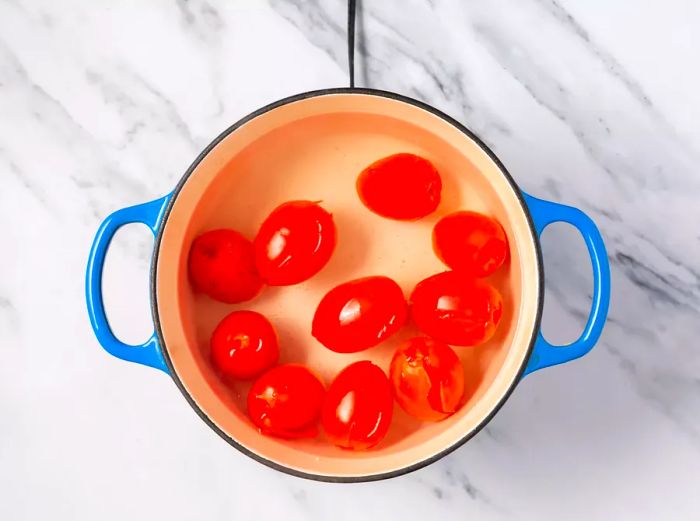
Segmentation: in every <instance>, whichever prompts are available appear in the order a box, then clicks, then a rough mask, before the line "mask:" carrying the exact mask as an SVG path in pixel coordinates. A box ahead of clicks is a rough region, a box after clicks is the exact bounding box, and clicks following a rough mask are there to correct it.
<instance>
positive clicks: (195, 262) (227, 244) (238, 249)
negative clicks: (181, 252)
mask: <svg viewBox="0 0 700 521" xmlns="http://www.w3.org/2000/svg"><path fill="white" fill-rule="evenodd" d="M188 271H189V275H190V281H191V282H192V285H193V286H194V289H195V290H196V291H200V292H202V293H205V294H206V295H208V296H209V297H211V298H213V299H214V300H218V301H220V302H226V303H227V304H235V303H238V302H244V301H246V300H250V299H252V298H253V297H255V296H256V295H257V294H258V293H260V290H261V289H262V286H263V281H262V279H261V278H260V275H259V274H258V270H257V269H256V267H255V257H254V255H253V244H252V243H251V242H250V241H249V240H248V239H246V238H245V237H243V235H241V234H240V233H238V232H237V231H235V230H228V229H221V230H212V231H209V232H206V233H203V234H202V235H200V236H199V237H197V238H196V239H195V240H194V241H193V242H192V246H191V247H190V254H189V259H188Z"/></svg>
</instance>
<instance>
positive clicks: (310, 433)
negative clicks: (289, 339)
mask: <svg viewBox="0 0 700 521" xmlns="http://www.w3.org/2000/svg"><path fill="white" fill-rule="evenodd" d="M324 397H325V388H324V386H323V383H322V382H321V380H320V379H319V378H318V377H317V376H316V375H315V374H313V373H312V372H311V371H310V370H309V369H307V368H306V367H304V366H303V365H298V364H284V365H278V366H277V367H273V368H272V369H270V370H269V371H267V372H266V373H264V374H263V375H262V376H261V377H260V378H258V379H257V380H256V381H255V383H253V386H252V387H251V388H250V391H249V392H248V416H249V417H250V419H251V420H252V422H253V423H254V424H255V425H256V426H257V427H258V429H259V430H260V432H261V433H263V434H267V435H271V436H277V437H280V438H287V439H291V438H313V437H315V436H316V435H317V434H318V428H317V426H316V424H317V422H318V419H319V417H320V415H321V408H322V407H323V400H324Z"/></svg>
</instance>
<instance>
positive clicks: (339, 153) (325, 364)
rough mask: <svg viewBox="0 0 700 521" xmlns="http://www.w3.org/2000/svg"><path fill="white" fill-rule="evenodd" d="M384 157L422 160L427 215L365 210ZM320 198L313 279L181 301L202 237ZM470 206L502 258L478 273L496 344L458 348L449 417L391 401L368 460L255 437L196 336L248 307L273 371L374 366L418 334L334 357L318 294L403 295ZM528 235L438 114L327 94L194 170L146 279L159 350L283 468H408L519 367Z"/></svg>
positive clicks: (229, 426)
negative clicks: (456, 393) (152, 282)
mask: <svg viewBox="0 0 700 521" xmlns="http://www.w3.org/2000/svg"><path fill="white" fill-rule="evenodd" d="M396 152H413V153H415V154H419V155H421V156H424V157H426V158H428V159H430V160H431V161H432V162H433V163H434V164H435V165H436V167H437V168H438V170H439V171H440V172H441V175H442V179H443V185H444V186H443V200H442V203H441V205H440V207H439V209H438V211H437V212H436V213H435V214H433V215H431V216H429V217H427V218H425V219H423V220H420V221H418V222H408V223H402V222H395V221H390V220H386V219H383V218H381V217H379V216H376V215H374V214H372V213H371V212H370V211H368V210H367V209H366V208H365V207H364V206H363V205H362V204H361V203H360V201H359V199H358V197H357V195H356V192H355V179H356V177H357V174H358V173H359V172H360V171H361V170H362V168H363V167H365V166H366V165H368V164H369V163H371V162H373V161H375V160H376V159H379V158H381V157H384V156H386V155H389V154H392V153H396ZM293 199H309V200H318V201H322V205H323V206H324V207H325V208H327V209H328V210H329V211H331V212H332V213H333V216H334V219H335V222H336V226H337V228H338V245H337V249H336V251H335V253H334V255H333V257H332V259H331V261H330V263H329V264H328V265H327V266H326V267H325V268H324V269H323V270H322V271H321V272H320V273H319V274H318V275H316V276H315V277H313V278H311V279H310V280H308V281H306V282H304V283H302V284H299V285H297V286H292V287H283V288H266V289H265V290H264V291H263V293H262V294H261V295H260V296H259V297H257V298H256V299H255V300H253V301H250V302H247V303H243V304H239V305H226V304H222V303H217V302H214V301H212V300H211V299H209V298H207V297H205V296H203V295H196V294H194V293H193V291H192V289H191V287H190V284H189V282H188V277H187V254H188V251H189V247H190V244H191V242H192V240H193V239H194V238H195V237H196V236H197V235H198V234H200V233H202V232H204V231H207V230H210V229H215V228H221V227H230V228H234V229H236V230H238V231H240V232H242V233H243V234H244V235H246V236H247V237H249V238H251V239H252V238H253V237H254V235H255V233H256V229H257V227H258V225H259V224H260V223H261V221H262V220H263V219H264V218H265V217H266V216H267V215H268V213H269V212H270V211H271V210H272V209H273V208H274V207H276V206H277V205H279V204H280V203H282V202H285V201H288V200H293ZM459 209H471V210H477V211H481V212H485V213H487V214H490V215H493V216H495V217H496V218H497V219H498V220H499V221H500V222H501V223H502V224H503V225H504V228H505V229H506V232H507V235H508V240H509V243H510V251H511V256H510V259H509V261H508V262H507V264H506V266H504V267H503V268H501V270H500V271H499V272H498V273H497V275H496V276H494V277H492V281H493V282H494V284H495V285H496V286H497V287H498V288H499V289H501V291H502V293H503V297H504V302H505V314H504V318H503V320H502V322H501V324H500V326H499V329H498V332H497V334H496V335H495V337H494V338H493V339H492V340H491V341H489V342H488V343H487V344H484V345H481V346H477V347H457V348H455V350H456V351H457V353H458V354H459V355H460V357H461V359H462V361H463V364H464V368H465V373H466V380H467V399H466V400H465V403H464V405H463V406H462V408H461V409H460V410H459V411H458V412H457V413H456V414H454V415H453V416H452V417H450V418H448V419H447V420H445V421H443V422H440V423H422V422H418V421H416V420H413V419H412V418H410V417H409V416H407V415H406V414H405V413H404V412H403V411H402V410H401V409H399V408H398V407H395V411H394V413H395V414H394V421H393V424H392V428H391V431H390V433H389V435H388V437H387V438H386V439H385V440H384V441H383V442H382V443H381V444H380V446H378V447H377V448H376V449H374V450H370V451H367V452H360V453H354V452H349V451H344V450H341V449H338V448H335V447H333V446H331V445H330V444H329V443H328V442H327V441H326V440H325V439H324V438H323V435H321V436H319V438H318V439H314V440H295V441H285V440H280V439H275V438H270V437H266V436H263V435H261V434H259V433H258V432H257V430H256V429H255V427H254V426H253V425H252V424H251V422H250V421H249V420H248V418H247V416H246V407H245V397H246V393H247V390H248V387H249V386H248V385H247V384H243V383H241V384H236V385H235V387H234V388H233V389H231V388H230V387H227V386H225V385H223V384H222V383H221V382H220V380H219V379H218V378H217V376H216V375H215V374H214V373H213V371H212V369H211V367H210V365H209V362H208V355H209V336H210V334H211V332H212V330H213V328H214V327H215V325H216V324H217V323H218V321H219V320H220V319H221V318H223V317H224V316H225V315H226V314H227V313H229V312H231V311H233V310H237V309H254V310H257V311H260V312H262V313H264V314H265V315H266V316H268V317H269V318H270V319H271V321H272V322H273V323H274V324H275V326H276V327H277V330H278V333H279V336H280V342H281V352H282V355H281V356H282V359H281V361H282V362H300V363H304V364H307V365H309V366H310V367H311V368H313V369H315V370H316V371H317V372H318V373H319V375H320V376H321V377H322V378H323V380H324V381H325V383H326V385H328V384H329V383H330V381H331V380H332V378H333V376H334V375H335V374H336V373H337V372H338V371H339V370H340V369H342V368H343V367H345V366H346V365H348V364H349V363H351V362H353V361H355V360H362V359H370V360H372V361H374V362H375V363H377V364H379V365H380V366H381V367H382V368H383V369H385V370H388V363H389V360H390V359H391V355H392V354H393V351H394V350H395V348H396V346H397V345H398V343H399V342H401V341H402V340H403V339H406V338H408V337H410V336H413V335H416V334H418V332H417V331H416V330H415V328H414V327H412V326H411V327H407V328H405V329H404V330H403V331H401V332H400V333H399V334H398V335H396V336H395V337H393V338H391V339H390V340H389V341H387V342H385V343H383V344H381V345H380V346H378V347H375V348H373V349H370V350H368V351H364V352H361V353H356V354H351V355H347V354H337V353H333V352H331V351H329V350H328V349H326V348H325V347H324V346H322V345H321V344H319V343H318V342H317V341H316V340H315V339H314V338H313V337H312V336H311V334H310V330H311V319H312V316H313V313H314V310H315V308H316V305H317V304H318V302H319V300H320V299H321V297H322V296H323V295H324V294H325V292H326V291H328V290H329V289H330V288H332V287H333V286H335V285H337V284H338V283H340V282H343V281H347V280H350V279H353V278H357V277H362V276H366V275H388V276H391V277H392V278H394V279H395V280H396V281H397V282H398V283H399V285H400V286H401V287H402V288H403V290H404V293H405V295H406V296H407V297H408V295H409V294H410V292H411V290H412V288H413V286H414V285H415V284H416V283H417V282H418V281H420V280H421V279H423V278H425V277H427V276H429V275H431V274H434V273H437V272H440V271H444V270H445V269H446V268H445V267H444V266H443V265H442V264H441V263H440V261H439V260H438V259H437V258H436V257H435V255H434V253H433V251H432V243H431V231H432V227H433V225H434V224H435V222H436V221H437V220H438V219H439V218H440V217H441V216H444V215H446V214H448V213H450V212H453V211H456V210H459ZM533 241H534V238H533V236H532V233H531V230H530V228H529V226H528V222H527V219H526V216H525V214H524V212H523V210H522V208H521V206H520V204H519V201H518V199H517V197H516V195H515V194H514V192H513V189H512V188H511V186H510V185H509V184H508V182H507V180H506V179H505V177H504V176H503V175H502V173H501V172H500V170H499V169H498V167H497V165H495V163H493V162H492V161H491V160H490V158H489V157H488V155H487V154H486V153H485V152H484V151H483V150H482V149H481V148H480V147H479V146H478V145H477V144H476V143H475V142H474V141H473V140H471V139H470V138H469V137H468V136H466V135H465V134H464V133H462V132H461V131H459V130H458V129H457V128H455V127H454V126H452V125H450V124H449V123H448V122H446V121H445V120H443V119H442V118H440V117H438V116H436V115H435V114H432V113H430V112H428V111H426V110H424V109H421V108H419V107H416V106H413V105H410V104H408V103H405V102H403V101H399V100H395V99H390V98H386V97H379V96H376V95H368V94H342V93H338V94H328V95H323V96H317V97H312V98H308V99H301V100H298V101H295V102H292V103H289V104H286V105H282V106H279V107H277V108H274V109H272V110H270V111H268V112H265V113H263V114H262V115H259V116H258V117H256V118H253V119H252V120H250V121H248V122H246V123H244V124H243V125H242V126H240V127H239V128H237V129H236V130H234V131H233V132H231V133H230V134H229V135H228V136H227V137H225V138H224V139H223V140H222V141H221V142H219V143H218V144H217V145H216V146H215V147H214V148H213V150H212V151H211V152H210V153H209V154H208V155H207V156H206V157H205V158H204V159H203V160H202V161H201V162H200V163H199V164H198V165H197V166H196V168H195V169H194V171H193V172H192V174H191V176H190V177H189V178H188V180H187V182H186V183H185V184H184V186H183V187H182V189H181V191H180V192H179V194H177V199H176V201H175V203H174V205H173V207H172V210H171V212H170V214H169V216H168V220H167V222H166V225H165V229H164V231H163V235H162V240H161V244H160V251H159V254H158V259H157V271H156V298H157V305H158V313H159V319H160V323H161V330H162V333H163V337H164V340H165V344H166V346H165V348H166V349H167V352H168V355H169V357H170V359H171V362H172V365H173V367H174V369H175V372H176V374H177V376H178V378H179V379H180V380H181V382H182V385H183V386H184V388H185V389H186V391H187V392H188V393H189V394H190V395H191V397H192V398H193V399H194V401H195V402H196V404H197V407H198V408H199V409H200V410H201V411H202V412H203V413H204V414H205V415H206V416H207V417H208V418H209V419H210V420H211V421H212V422H213V423H214V424H215V425H216V426H218V428H219V429H221V430H222V431H223V432H224V433H226V434H227V435H228V436H229V437H230V438H232V439H233V440H235V441H236V442H238V443H239V444H241V445H243V446H245V447H246V448H247V449H248V450H250V451H252V452H254V453H255V454H257V455H259V456H261V457H263V458H265V459H267V460H270V461H272V462H275V463H277V464H279V465H283V466H286V467H289V468H291V469H294V470H297V471H301V472H306V473H310V474H317V475H322V476H340V477H362V476H372V475H376V474H382V473H386V472H390V471H393V470H397V469H401V468H403V467H406V466H409V465H413V464H416V463H419V462H421V461H423V460H425V459H427V458H430V457H431V456H433V455H435V454H437V453H439V452H441V451H443V450H445V449H447V448H449V447H451V446H452V445H454V444H455V443H457V442H458V441H459V440H460V439H462V438H463V437H464V436H465V435H467V434H469V433H470V432H472V431H473V430H474V429H475V428H477V426H479V425H480V424H481V423H482V422H483V421H484V420H485V419H486V418H487V417H488V416H489V414H490V413H491V411H492V410H493V409H494V407H495V406H496V405H497V404H498V402H499V401H500V400H501V399H502V398H503V396H504V395H505V394H506V393H507V390H508V389H509V388H510V386H511V384H512V383H513V382H514V381H515V378H516V376H517V373H518V371H519V369H520V367H521V366H522V364H523V361H524V358H525V356H526V353H527V349H528V346H529V343H530V339H531V336H532V333H533V328H534V323H535V320H536V315H537V307H538V295H539V287H538V284H539V279H538V275H537V257H536V252H535V248H534V247H533Z"/></svg>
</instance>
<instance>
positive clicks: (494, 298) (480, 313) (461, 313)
mask: <svg viewBox="0 0 700 521" xmlns="http://www.w3.org/2000/svg"><path fill="white" fill-rule="evenodd" d="M411 314H412V316H413V320H414V321H415V323H416V325H417V326H418V328H419V329H420V330H421V331H422V332H423V333H425V334H426V335H429V336H431V337H433V338H435V339H437V340H441V341H443V342H445V343H447V344H450V345H456V346H473V345H478V344H482V343H484V342H486V341H487V340H489V339H490V338H491V337H492V336H493V334H494V332H495V331H496V326H498V323H499V322H500V320H501V316H502V314H503V299H502V298H501V294H500V293H499V292H498V291H497V290H496V289H495V288H494V287H493V286H491V285H490V284H489V283H488V282H486V281H485V280H483V279H477V278H474V277H471V276H469V275H466V274H463V273H460V272H456V271H445V272H442V273H438V274H437V275H433V276H431V277H428V278H427V279H425V280H422V281H421V282H419V283H418V284H417V285H416V287H415V289H414V290H413V293H412V294H411Z"/></svg>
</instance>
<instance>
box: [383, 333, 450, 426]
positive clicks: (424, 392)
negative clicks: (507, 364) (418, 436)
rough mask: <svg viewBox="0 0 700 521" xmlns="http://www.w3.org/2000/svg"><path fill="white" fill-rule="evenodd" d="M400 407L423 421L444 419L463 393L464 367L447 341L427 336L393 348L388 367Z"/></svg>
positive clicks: (412, 339)
mask: <svg viewBox="0 0 700 521" xmlns="http://www.w3.org/2000/svg"><path fill="white" fill-rule="evenodd" d="M389 375H390V378H391V383H392V384H393V387H394V396H395V398H396V401H397V402H398V403H399V405H400V406H401V408H402V409H403V410H404V411H406V412H407V413H408V414H410V415H411V416H414V417H416V418H418V419H419V420H425V421H439V420H444V419H445V418H447V417H448V416H449V415H450V414H452V413H453V412H455V411H456V410H457V408H458V406H459V402H460V400H461V399H462V395H463V394H464V370H463V369H462V363H461V362H460V360H459V357H458V356H457V354H456V353H455V352H454V351H453V350H452V348H450V346H448V345H447V344H445V343H443V342H440V341H439V340H434V339H432V338H428V337H415V338H411V339H409V340H407V341H406V342H405V343H404V344H402V345H401V347H399V349H397V351H396V353H395V354H394V358H392V360H391V369H390V370H389Z"/></svg>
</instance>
